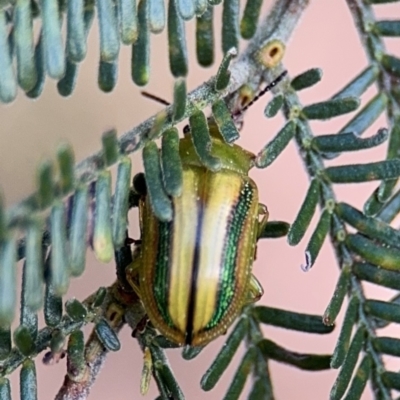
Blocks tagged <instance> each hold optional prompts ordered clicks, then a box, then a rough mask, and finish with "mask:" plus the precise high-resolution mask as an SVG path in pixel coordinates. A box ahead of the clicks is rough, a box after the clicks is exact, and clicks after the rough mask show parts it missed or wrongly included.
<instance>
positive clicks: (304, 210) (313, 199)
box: [288, 179, 320, 246]
mask: <svg viewBox="0 0 400 400" xmlns="http://www.w3.org/2000/svg"><path fill="white" fill-rule="evenodd" d="M319 193H320V182H319V180H318V179H313V180H312V181H311V185H310V187H309V188H308V191H307V195H306V198H305V199H304V202H303V204H302V205H301V208H300V211H299V213H298V214H297V217H296V219H295V221H294V222H293V224H292V226H291V227H290V230H289V234H288V243H289V244H290V245H291V246H295V245H296V244H298V243H300V240H301V239H302V238H303V236H304V234H305V232H306V230H307V228H308V226H309V225H310V222H311V219H312V217H313V215H314V213H315V209H316V207H317V203H318V199H319Z"/></svg>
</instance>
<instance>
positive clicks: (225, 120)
mask: <svg viewBox="0 0 400 400" xmlns="http://www.w3.org/2000/svg"><path fill="white" fill-rule="evenodd" d="M212 112H213V115H214V119H215V122H216V124H217V126H218V128H219V131H220V133H221V135H222V137H223V138H224V140H225V142H227V143H233V142H234V141H235V140H237V139H239V132H238V130H237V129H236V126H235V123H234V122H233V120H232V116H231V113H230V112H229V110H228V107H227V106H226V104H225V102H224V101H223V100H222V99H221V100H217V101H216V102H215V103H214V104H213V105H212Z"/></svg>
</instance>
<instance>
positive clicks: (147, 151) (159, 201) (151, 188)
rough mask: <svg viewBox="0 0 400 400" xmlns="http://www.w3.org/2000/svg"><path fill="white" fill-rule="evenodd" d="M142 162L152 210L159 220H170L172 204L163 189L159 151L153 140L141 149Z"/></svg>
mask: <svg viewBox="0 0 400 400" xmlns="http://www.w3.org/2000/svg"><path fill="white" fill-rule="evenodd" d="M143 164H144V171H145V174H146V182H147V190H148V194H149V198H150V203H151V206H152V209H153V212H154V214H155V215H156V216H157V218H158V219H160V220H161V221H170V220H171V219H172V205H171V201H170V199H169V198H168V196H167V193H166V192H165V190H164V184H163V181H162V172H161V164H160V157H159V152H158V148H157V145H156V144H155V143H154V142H149V143H148V144H147V145H146V146H145V148H144V149H143Z"/></svg>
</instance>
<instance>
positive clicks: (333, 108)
mask: <svg viewBox="0 0 400 400" xmlns="http://www.w3.org/2000/svg"><path fill="white" fill-rule="evenodd" d="M359 105H360V100H359V99H358V98H356V97H343V98H336V99H333V100H328V101H324V102H321V103H315V104H311V105H309V106H306V107H304V108H303V110H302V114H303V116H304V117H305V118H307V119H329V118H334V117H337V116H339V115H342V114H347V113H349V112H352V111H354V110H356V109H357V108H358V106H359Z"/></svg>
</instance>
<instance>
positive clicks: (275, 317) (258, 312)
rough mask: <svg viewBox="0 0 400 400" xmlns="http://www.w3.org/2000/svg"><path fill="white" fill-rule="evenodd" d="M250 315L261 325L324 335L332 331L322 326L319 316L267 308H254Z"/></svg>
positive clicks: (331, 327) (328, 327)
mask: <svg viewBox="0 0 400 400" xmlns="http://www.w3.org/2000/svg"><path fill="white" fill-rule="evenodd" d="M252 313H253V315H254V317H255V319H256V320H257V321H260V322H261V323H263V324H268V325H274V326H278V327H280V328H285V329H291V330H295V331H300V332H306V333H318V334H326V333H330V332H332V330H333V329H334V327H333V326H326V325H324V324H323V323H322V317H321V316H320V315H310V314H302V313H297V312H293V311H287V310H281V309H278V308H272V307H267V306H258V307H254V309H253V310H252Z"/></svg>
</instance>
